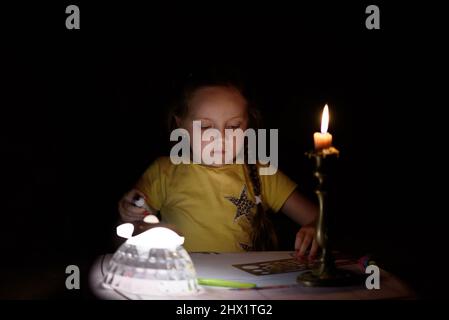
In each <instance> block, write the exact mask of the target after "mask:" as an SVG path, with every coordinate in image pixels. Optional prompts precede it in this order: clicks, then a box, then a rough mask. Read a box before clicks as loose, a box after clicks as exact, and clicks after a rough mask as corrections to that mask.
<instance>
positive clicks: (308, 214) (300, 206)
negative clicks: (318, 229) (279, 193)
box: [281, 190, 318, 257]
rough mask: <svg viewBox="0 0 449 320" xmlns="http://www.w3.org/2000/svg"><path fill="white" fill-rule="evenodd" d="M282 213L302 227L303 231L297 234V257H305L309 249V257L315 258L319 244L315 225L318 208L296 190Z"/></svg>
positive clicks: (282, 209)
mask: <svg viewBox="0 0 449 320" xmlns="http://www.w3.org/2000/svg"><path fill="white" fill-rule="evenodd" d="M281 211H282V212H283V213H284V214H286V215H287V216H288V217H289V218H290V219H292V220H293V221H295V222H296V223H298V224H300V225H301V229H300V230H299V231H298V233H297V234H296V240H295V250H296V254H297V256H298V257H303V256H304V255H305V253H306V251H307V249H309V248H310V252H309V257H313V256H315V255H316V253H317V251H318V243H317V242H316V239H315V224H316V219H317V218H318V207H317V206H316V205H314V204H313V203H312V202H310V201H309V200H308V199H307V198H305V197H304V196H303V195H301V194H300V193H299V192H298V191H296V190H295V191H294V192H292V194H291V195H290V196H289V197H288V198H287V200H286V201H285V203H284V205H283V206H282V208H281Z"/></svg>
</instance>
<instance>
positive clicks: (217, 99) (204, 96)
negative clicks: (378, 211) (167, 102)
mask: <svg viewBox="0 0 449 320" xmlns="http://www.w3.org/2000/svg"><path fill="white" fill-rule="evenodd" d="M188 108H189V109H188V112H187V116H186V117H184V118H182V119H180V118H178V117H177V118H176V122H177V124H178V126H179V127H181V128H184V129H186V130H187V131H188V132H189V134H190V137H191V139H190V145H191V147H192V137H193V121H201V133H203V132H204V131H205V130H207V129H210V128H214V129H217V130H218V131H219V132H220V134H221V137H223V140H222V141H221V142H222V143H221V144H222V151H221V152H220V153H221V158H222V161H221V163H223V164H224V163H225V140H226V139H229V136H228V138H226V135H225V129H232V130H235V129H242V130H243V131H245V130H246V129H247V127H248V111H247V102H246V100H245V98H244V97H243V96H242V95H241V94H240V92H239V91H238V90H237V89H235V88H233V87H226V86H208V87H202V88H200V89H197V90H196V91H195V92H194V93H193V95H192V97H191V98H190V101H189V103H188ZM241 142H242V141H239V139H236V138H235V137H234V139H233V150H232V151H231V150H230V151H229V152H232V159H233V160H234V159H235V158H236V156H237V154H238V152H240V150H241V148H242V146H243V145H242V143H241ZM210 143H213V139H211V140H210V141H201V150H193V148H192V152H193V153H197V154H198V153H200V152H201V154H203V153H202V152H203V150H204V148H205V147H206V146H207V145H209V144H210ZM211 156H217V155H215V154H214V151H213V152H212V153H211ZM228 159H229V155H228ZM214 166H220V165H219V164H214Z"/></svg>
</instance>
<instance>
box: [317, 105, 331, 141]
mask: <svg viewBox="0 0 449 320" xmlns="http://www.w3.org/2000/svg"><path fill="white" fill-rule="evenodd" d="M328 127H329V108H328V106H327V104H326V105H325V106H324V109H323V115H322V116H321V132H315V133H314V134H313V140H314V142H315V149H317V150H320V149H326V148H329V147H330V146H331V145H332V135H331V134H330V133H328V132H327V128H328Z"/></svg>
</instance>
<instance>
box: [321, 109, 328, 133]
mask: <svg viewBox="0 0 449 320" xmlns="http://www.w3.org/2000/svg"><path fill="white" fill-rule="evenodd" d="M328 127H329V107H328V106H327V104H326V105H325V106H324V109H323V115H322V116H321V133H322V134H325V133H327V129H328Z"/></svg>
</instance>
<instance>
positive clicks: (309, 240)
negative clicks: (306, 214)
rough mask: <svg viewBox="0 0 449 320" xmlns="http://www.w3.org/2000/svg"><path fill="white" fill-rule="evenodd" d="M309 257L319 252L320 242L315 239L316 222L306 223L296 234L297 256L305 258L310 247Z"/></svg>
mask: <svg viewBox="0 0 449 320" xmlns="http://www.w3.org/2000/svg"><path fill="white" fill-rule="evenodd" d="M309 247H310V251H309V255H308V257H309V259H312V258H314V257H315V256H316V254H317V252H318V242H317V241H316V239H315V223H313V224H309V225H305V226H303V227H302V228H301V229H299V231H298V233H297V234H296V241H295V251H296V257H297V258H305V257H306V251H307V249H309Z"/></svg>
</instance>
